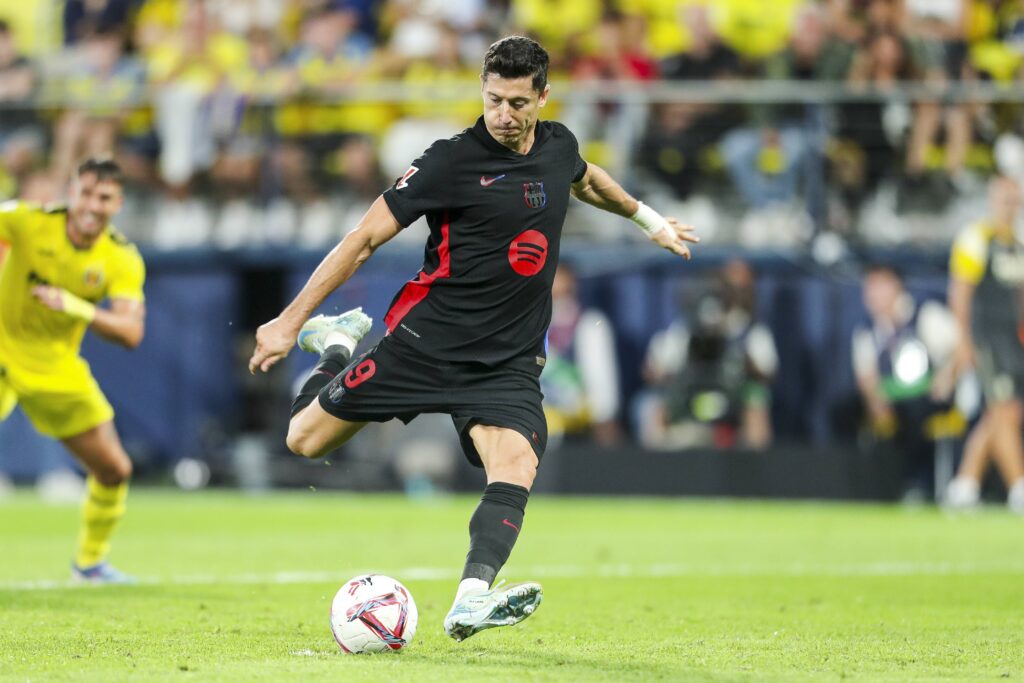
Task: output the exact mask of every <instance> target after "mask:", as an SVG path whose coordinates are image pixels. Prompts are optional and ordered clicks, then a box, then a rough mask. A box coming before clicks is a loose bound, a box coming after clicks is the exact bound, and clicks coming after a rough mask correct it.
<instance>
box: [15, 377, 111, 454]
mask: <svg viewBox="0 0 1024 683" xmlns="http://www.w3.org/2000/svg"><path fill="white" fill-rule="evenodd" d="M19 403H20V404H21V409H22V410H23V411H25V415H27V416H28V419H29V420H30V421H31V422H32V425H33V426H34V427H35V428H36V430H37V431H38V432H39V433H40V434H45V435H46V436H52V437H54V438H57V439H66V438H68V437H71V436H77V435H78V434H81V433H83V432H87V431H89V430H90V429H92V428H93V427H96V426H98V425H101V424H103V423H104V422H109V421H110V420H112V419H113V418H114V409H113V408H112V407H111V406H110V402H109V401H107V397H106V396H104V395H103V392H102V391H101V390H100V385H99V384H97V383H96V380H95V379H93V377H92V375H91V374H89V373H85V375H84V376H80V377H78V378H76V381H74V382H69V383H68V384H67V385H65V386H62V387H60V388H59V389H57V388H51V389H28V388H25V387H21V386H18V383H17V382H16V381H15V379H14V378H13V377H10V376H9V375H8V374H7V373H0V420H4V419H6V418H7V416H8V415H10V414H11V412H12V411H13V410H14V406H16V405H18V404H19Z"/></svg>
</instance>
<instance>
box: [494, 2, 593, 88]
mask: <svg viewBox="0 0 1024 683" xmlns="http://www.w3.org/2000/svg"><path fill="white" fill-rule="evenodd" d="M604 4H605V3H603V2H601V0H512V2H511V7H512V21H513V23H514V25H515V26H516V28H518V29H519V30H520V31H523V32H525V33H526V34H527V35H529V36H532V37H534V38H536V39H537V40H538V41H539V42H540V43H541V44H542V45H543V46H544V48H545V49H546V50H547V51H548V52H549V53H550V55H551V70H552V71H555V72H557V71H562V70H565V69H566V68H567V64H566V57H567V56H568V54H567V52H568V47H569V46H570V45H573V46H574V49H575V50H580V49H582V50H585V51H600V50H601V49H602V46H601V45H599V44H597V41H596V40H595V34H594V29H595V28H596V27H597V25H598V24H599V23H600V21H601V15H602V14H603V12H604Z"/></svg>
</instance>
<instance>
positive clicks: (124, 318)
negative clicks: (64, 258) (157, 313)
mask: <svg viewBox="0 0 1024 683" xmlns="http://www.w3.org/2000/svg"><path fill="white" fill-rule="evenodd" d="M32 296H34V297H35V298H36V301H38V302H39V303H41V304H42V305H43V306H46V307H47V308H49V309H50V310H53V311H58V312H61V313H64V314H65V315H69V316H71V317H73V318H79V319H81V320H85V321H87V322H88V323H89V329H91V330H92V331H93V332H95V333H96V334H98V335H99V336H100V337H102V338H103V339H105V340H107V341H109V342H113V343H115V344H120V345H121V346H124V347H126V348H129V349H134V348H136V347H137V346H138V345H139V344H141V343H142V337H143V335H144V334H145V330H146V325H145V320H146V307H145V305H144V304H143V303H142V302H141V301H134V300H131V299H113V300H112V301H111V302H110V308H109V309H108V308H102V307H100V306H96V305H94V304H92V303H90V302H88V301H85V300H84V299H81V298H79V297H77V296H75V295H74V294H72V293H71V292H69V291H67V290H66V289H63V288H61V287H53V286H50V285H37V286H35V287H33V288H32Z"/></svg>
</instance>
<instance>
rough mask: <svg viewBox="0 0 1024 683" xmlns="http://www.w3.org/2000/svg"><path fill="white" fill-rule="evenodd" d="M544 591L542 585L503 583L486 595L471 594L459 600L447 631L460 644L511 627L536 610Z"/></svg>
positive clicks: (452, 611) (446, 623)
mask: <svg viewBox="0 0 1024 683" xmlns="http://www.w3.org/2000/svg"><path fill="white" fill-rule="evenodd" d="M543 599H544V590H543V589H542V588H541V587H540V584H539V583H513V584H511V585H509V586H505V587H502V586H501V585H500V584H499V585H498V586H497V587H496V588H494V589H492V590H489V591H485V592H483V593H470V594H468V595H464V596H462V598H461V599H459V600H456V601H455V604H454V605H452V609H451V611H449V612H448V616H447V617H445V619H444V632H445V633H447V634H448V636H449V637H451V638H454V639H455V640H457V641H462V640H465V639H466V638H469V637H470V636H471V635H473V634H475V633H479V632H480V631H483V630H485V629H489V628H494V627H496V626H511V625H513V624H518V623H519V622H520V621H522V620H523V619H525V618H526V617H528V616H530V615H531V614H533V613H534V611H536V609H537V606H538V605H540V603H541V600H543Z"/></svg>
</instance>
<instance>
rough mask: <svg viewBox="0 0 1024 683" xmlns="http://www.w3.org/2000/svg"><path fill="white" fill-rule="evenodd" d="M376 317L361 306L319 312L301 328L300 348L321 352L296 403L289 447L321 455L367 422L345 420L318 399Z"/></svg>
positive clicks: (342, 441)
mask: <svg viewBox="0 0 1024 683" xmlns="http://www.w3.org/2000/svg"><path fill="white" fill-rule="evenodd" d="M372 325H373V321H372V320H371V319H370V317H369V316H367V315H366V314H365V313H363V311H362V309H361V308H355V309H353V310H351V311H346V312H345V313H342V314H341V315H335V316H323V315H318V316H316V317H313V318H310V319H309V320H307V321H306V324H305V325H303V326H302V329H301V330H300V331H299V339H298V344H299V348H300V349H302V350H303V351H308V352H309V353H317V354H319V355H320V362H319V363H317V365H316V367H315V368H314V369H313V372H311V373H310V375H309V377H307V378H306V381H305V382H304V383H303V385H302V388H301V389H300V390H299V393H298V395H297V396H296V397H295V401H294V402H293V403H292V411H291V420H290V421H289V423H288V436H287V438H286V442H287V444H288V448H289V450H291V451H292V452H293V453H295V454H297V455H302V456H305V457H307V458H319V457H320V456H322V455H325V454H327V453H328V452H330V451H331V450H333V449H334V448H337V447H338V446H340V445H341V444H343V443H345V442H346V441H348V440H349V439H351V438H352V437H353V436H355V434H356V433H357V432H358V431H359V430H360V429H362V428H363V426H365V424H366V423H365V422H351V421H348V420H342V419H339V418H337V417H334V416H333V415H331V414H329V413H328V412H327V411H325V410H324V409H323V408H322V407H321V406H320V403H319V401H317V400H316V398H317V396H318V395H319V394H320V391H321V390H322V389H323V388H324V387H325V386H327V385H328V384H329V383H330V382H331V380H333V379H334V378H335V377H336V376H337V375H338V374H339V373H340V372H341V371H342V370H344V369H345V366H347V365H348V363H349V361H350V360H351V359H352V352H353V351H355V348H356V345H357V344H358V343H359V342H360V340H362V338H363V337H364V336H366V333H367V332H369V331H370V327H371V326H372Z"/></svg>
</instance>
